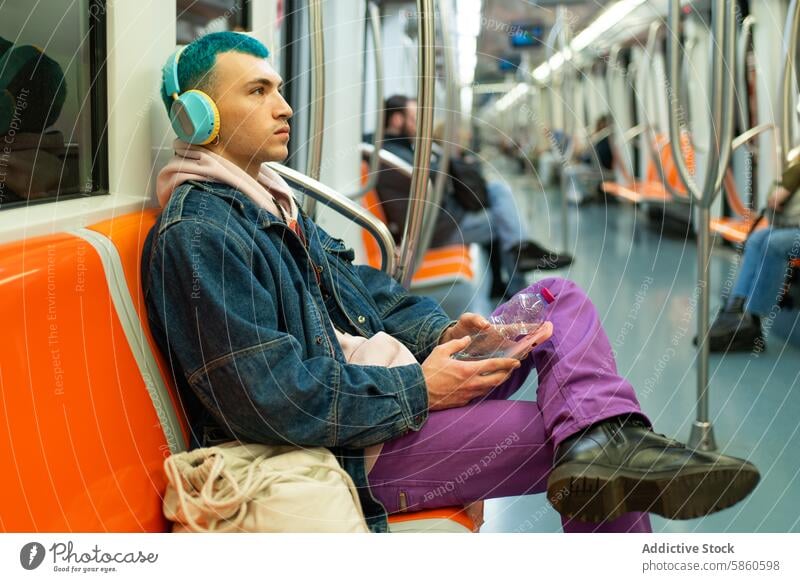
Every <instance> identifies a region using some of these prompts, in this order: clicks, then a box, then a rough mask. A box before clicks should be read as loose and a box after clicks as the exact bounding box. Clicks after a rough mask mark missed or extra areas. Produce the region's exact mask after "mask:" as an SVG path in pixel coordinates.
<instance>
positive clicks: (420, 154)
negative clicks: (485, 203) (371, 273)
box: [394, 0, 436, 288]
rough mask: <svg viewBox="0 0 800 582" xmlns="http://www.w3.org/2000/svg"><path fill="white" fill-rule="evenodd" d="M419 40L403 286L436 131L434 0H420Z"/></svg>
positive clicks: (412, 263) (410, 269)
mask: <svg viewBox="0 0 800 582" xmlns="http://www.w3.org/2000/svg"><path fill="white" fill-rule="evenodd" d="M417 31H418V34H417V42H418V43H419V44H418V47H417V50H418V55H419V56H418V59H417V61H418V62H419V70H418V71H417V73H418V78H417V135H416V136H415V137H414V175H413V176H412V177H411V191H410V193H409V202H408V211H407V212H406V221H405V224H404V226H403V238H402V243H401V246H400V262H399V263H398V265H397V268H396V271H395V274H394V276H395V278H396V279H397V280H398V281H400V283H401V284H402V285H403V286H404V287H406V288H407V287H408V286H409V285H410V284H411V278H412V277H413V275H414V271H415V270H416V260H417V247H418V246H419V242H420V234H421V231H422V224H423V218H424V215H425V206H426V204H427V186H428V177H429V176H430V172H431V141H432V135H431V134H432V133H433V103H434V78H435V77H434V76H435V73H436V70H435V69H436V66H435V65H436V63H435V58H436V53H435V46H434V41H435V38H434V12H433V0H417Z"/></svg>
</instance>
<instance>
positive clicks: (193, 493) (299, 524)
mask: <svg viewBox="0 0 800 582" xmlns="http://www.w3.org/2000/svg"><path fill="white" fill-rule="evenodd" d="M164 470H165V472H166V474H167V479H168V480H169V483H168V485H167V492H166V495H165V496H164V515H165V516H166V517H167V519H169V520H170V521H172V522H173V528H172V531H173V532H367V531H369V530H368V528H367V524H366V522H365V520H364V514H363V511H362V509H361V503H360V501H359V499H358V492H357V490H356V487H355V484H354V483H353V480H352V479H351V478H350V475H348V474H347V473H346V472H345V471H344V470H343V469H342V468H341V467H340V466H339V463H338V461H337V460H336V457H335V456H334V455H333V453H331V452H330V451H329V450H328V449H325V448H321V447H317V448H311V449H299V448H296V447H289V446H271V445H261V444H243V443H240V442H237V441H232V442H228V443H224V444H221V445H218V446H214V447H208V448H203V449H195V450H192V451H188V452H185V453H179V454H177V455H172V456H170V457H168V458H167V459H165V460H164Z"/></svg>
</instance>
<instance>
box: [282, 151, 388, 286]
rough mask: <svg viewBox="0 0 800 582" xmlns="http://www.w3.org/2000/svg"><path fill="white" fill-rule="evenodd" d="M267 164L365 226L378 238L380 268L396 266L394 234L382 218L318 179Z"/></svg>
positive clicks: (305, 190)
mask: <svg viewBox="0 0 800 582" xmlns="http://www.w3.org/2000/svg"><path fill="white" fill-rule="evenodd" d="M268 165H269V167H270V168H272V169H273V170H275V171H276V172H277V173H278V174H280V175H281V176H282V177H283V178H284V179H285V180H286V181H287V182H288V183H289V184H290V185H293V186H294V187H296V188H297V189H298V190H300V191H302V192H303V193H304V194H305V195H306V196H308V197H310V198H313V199H314V200H315V201H319V202H321V203H322V204H324V205H325V206H327V207H329V208H331V209H332V210H334V211H335V212H337V213H339V214H341V215H342V216H344V217H345V218H347V219H349V220H352V221H353V222H354V223H356V224H357V225H358V226H360V227H362V228H364V229H366V230H367V232H369V233H370V234H371V235H372V236H373V237H374V238H375V240H376V241H377V242H378V247H379V248H380V250H381V270H382V271H383V272H384V273H392V272H394V270H395V268H396V254H395V244H394V238H392V233H391V232H389V228H388V227H387V226H386V225H385V224H384V223H383V222H381V221H380V220H378V219H377V218H375V216H373V215H372V213H371V212H369V211H368V210H367V209H365V208H362V207H361V206H360V205H359V204H356V203H355V202H353V201H352V200H350V199H349V198H348V197H347V196H345V195H344V194H341V193H339V192H337V191H336V190H334V189H333V188H330V187H328V186H326V185H325V184H323V183H321V182H320V181H319V180H315V179H314V178H311V177H310V176H306V175H305V174H303V173H301V172H298V171H297V170H293V169H292V168H289V167H288V166H284V165H283V164H279V163H277V162H268Z"/></svg>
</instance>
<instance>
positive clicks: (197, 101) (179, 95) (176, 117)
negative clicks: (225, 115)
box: [163, 48, 219, 145]
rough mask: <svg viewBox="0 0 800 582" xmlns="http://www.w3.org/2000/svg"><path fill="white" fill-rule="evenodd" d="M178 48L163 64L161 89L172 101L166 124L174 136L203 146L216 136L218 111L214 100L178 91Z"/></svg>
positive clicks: (195, 92) (194, 90)
mask: <svg viewBox="0 0 800 582" xmlns="http://www.w3.org/2000/svg"><path fill="white" fill-rule="evenodd" d="M182 50H183V49H182V48H181V49H178V50H177V51H175V52H174V53H172V55H170V57H169V59H167V64H166V65H164V69H163V75H164V88H165V89H166V92H167V95H170V96H171V97H172V99H173V102H172V106H171V107H170V110H169V121H170V123H171V124H172V129H174V130H175V133H176V134H178V137H179V138H181V139H182V140H183V141H185V142H187V143H193V144H198V145H205V144H207V143H211V142H212V141H214V139H216V137H217V136H218V135H219V110H218V109H217V104H216V103H214V100H213V99H212V98H211V97H209V96H208V94H206V93H203V92H202V91H199V90H197V89H190V90H189V91H186V92H181V88H180V82H179V81H178V59H179V58H180V55H181V51H182Z"/></svg>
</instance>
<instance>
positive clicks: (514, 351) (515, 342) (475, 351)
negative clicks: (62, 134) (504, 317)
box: [452, 321, 553, 362]
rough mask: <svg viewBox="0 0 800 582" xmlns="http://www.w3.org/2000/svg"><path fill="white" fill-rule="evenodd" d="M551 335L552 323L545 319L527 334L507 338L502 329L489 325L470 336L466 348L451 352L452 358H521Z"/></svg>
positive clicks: (473, 359)
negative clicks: (470, 339) (470, 338)
mask: <svg viewBox="0 0 800 582" xmlns="http://www.w3.org/2000/svg"><path fill="white" fill-rule="evenodd" d="M551 335H553V324H552V323H550V322H549V321H545V322H544V323H542V324H541V325H540V326H539V327H537V328H536V329H535V330H534V331H532V332H531V333H529V334H526V335H522V336H519V337H515V338H513V339H512V338H509V337H508V334H507V333H506V334H504V333H503V330H500V329H498V328H497V327H494V326H492V327H489V328H487V329H486V330H483V331H481V332H479V333H477V334H475V335H474V336H473V337H472V341H471V342H470V343H469V344H468V345H467V347H466V348H464V349H463V350H461V351H460V352H456V353H455V354H453V356H452V357H453V358H455V359H457V360H461V361H465V362H474V361H479V360H488V359H491V358H516V359H518V360H523V359H524V358H525V357H526V356H527V355H528V354H529V353H530V351H531V350H532V349H533V348H535V347H536V346H538V345H539V344H541V343H543V342H545V341H547V340H548V339H550V336H551Z"/></svg>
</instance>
